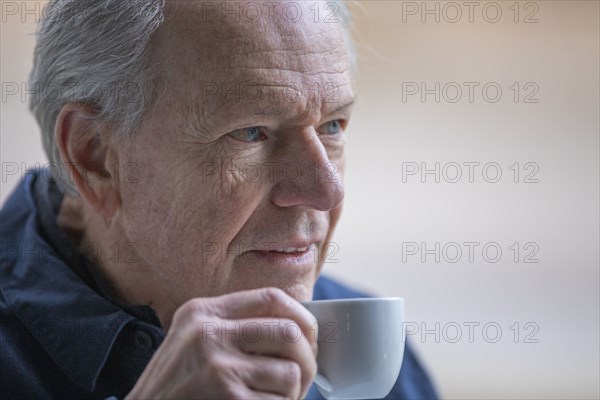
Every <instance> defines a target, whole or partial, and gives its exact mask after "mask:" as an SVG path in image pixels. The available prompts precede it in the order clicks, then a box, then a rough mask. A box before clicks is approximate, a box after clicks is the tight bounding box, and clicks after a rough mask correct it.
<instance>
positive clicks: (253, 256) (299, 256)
mask: <svg viewBox="0 0 600 400" xmlns="http://www.w3.org/2000/svg"><path fill="white" fill-rule="evenodd" d="M290 250H291V251H290ZM318 251H319V242H317V241H311V242H299V241H296V242H293V241H290V242H287V243H277V244H275V243H274V244H273V245H272V246H270V247H268V248H260V249H255V250H248V251H246V252H244V254H243V256H244V259H245V260H246V261H248V262H261V263H268V264H276V265H279V266H282V267H301V266H307V267H311V268H312V266H314V265H316V264H317V262H318V254H319V253H318Z"/></svg>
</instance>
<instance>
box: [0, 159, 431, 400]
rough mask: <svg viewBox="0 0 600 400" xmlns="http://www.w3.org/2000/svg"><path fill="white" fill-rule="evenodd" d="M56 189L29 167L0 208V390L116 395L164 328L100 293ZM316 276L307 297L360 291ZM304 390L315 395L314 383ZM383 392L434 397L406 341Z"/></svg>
mask: <svg viewBox="0 0 600 400" xmlns="http://www.w3.org/2000/svg"><path fill="white" fill-rule="evenodd" d="M62 199H63V195H62V193H61V192H60V191H59V190H58V188H57V185H56V182H55V181H54V180H53V179H51V178H50V175H49V171H48V170H38V171H30V172H28V173H27V175H26V177H25V179H24V180H23V181H22V182H21V183H20V184H19V186H18V187H17V189H16V190H15V192H14V193H13V194H12V195H11V197H10V198H9V199H8V200H7V202H6V204H5V205H4V207H3V208H2V210H0V397H2V398H60V399H68V398H78V399H84V398H95V399H104V398H108V397H111V396H114V397H117V398H123V397H125V395H126V394H127V393H128V392H129V391H130V390H131V389H132V387H133V385H134V384H135V382H136V381H137V379H138V378H139V376H140V375H141V373H142V371H143V370H144V368H145V367H146V365H147V364H148V362H149V361H150V358H151V357H152V355H153V354H154V352H155V351H156V349H157V348H158V346H159V345H160V344H161V342H162V340H163V338H164V336H165V332H164V331H163V329H162V328H161V326H160V322H159V321H158V319H157V318H156V316H155V314H154V312H153V310H152V309H151V308H150V307H147V306H138V307H125V306H123V305H122V304H119V303H118V301H115V300H114V299H111V298H110V296H107V295H106V293H107V291H106V290H103V287H102V283H101V280H99V279H97V277H95V276H94V273H93V271H94V268H90V261H89V257H84V256H83V254H81V252H80V251H79V250H78V249H77V248H76V247H75V246H74V245H73V244H72V242H71V241H70V240H69V238H68V237H67V235H66V234H65V232H63V231H62V230H61V229H60V228H59V227H58V225H57V223H56V215H57V214H58V210H59V207H60V204H61V202H62ZM365 296H366V295H365V294H363V293H359V292H356V291H354V290H351V289H349V288H347V287H345V286H343V285H341V284H340V283H337V282H335V281H334V280H332V279H330V278H326V277H321V278H319V280H318V281H317V283H316V286H315V290H314V298H315V299H331V298H349V297H365ZM307 397H308V398H310V399H322V397H321V396H320V395H319V393H318V392H317V391H316V389H315V387H314V386H313V387H312V388H311V391H310V392H309V394H308V396H307ZM387 398H389V399H425V398H427V399H431V398H436V394H435V391H434V389H433V386H432V384H431V382H430V380H429V378H428V377H427V375H426V373H425V372H424V370H423V368H422V367H421V365H420V364H419V362H418V361H417V359H416V358H415V355H414V353H413V352H412V351H411V349H410V347H408V346H407V348H406V351H405V353H404V361H403V364H402V369H401V371H400V376H399V378H398V381H397V382H396V385H395V386H394V388H393V390H392V392H391V393H390V394H389V395H388V397H387Z"/></svg>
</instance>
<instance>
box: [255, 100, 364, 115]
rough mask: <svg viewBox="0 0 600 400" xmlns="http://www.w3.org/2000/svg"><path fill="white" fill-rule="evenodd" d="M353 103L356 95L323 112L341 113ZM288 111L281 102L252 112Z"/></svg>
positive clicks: (258, 113) (271, 113) (259, 113)
mask: <svg viewBox="0 0 600 400" xmlns="http://www.w3.org/2000/svg"><path fill="white" fill-rule="evenodd" d="M329 103H334V102H333V101H331V102H329ZM355 103H356V96H352V98H351V99H350V100H348V101H345V102H344V103H342V104H340V105H338V106H336V107H335V108H334V109H333V110H330V111H327V112H326V113H324V114H327V115H331V114H338V113H341V112H343V111H345V110H347V109H349V108H351V107H353V106H354V104H355ZM323 104H328V103H326V102H324V103H323ZM288 111H289V110H288V109H287V108H286V106H285V103H283V104H277V105H273V106H267V107H260V108H257V109H256V110H254V112H253V113H252V114H253V115H274V114H275V115H277V114H285V113H287V112H288Z"/></svg>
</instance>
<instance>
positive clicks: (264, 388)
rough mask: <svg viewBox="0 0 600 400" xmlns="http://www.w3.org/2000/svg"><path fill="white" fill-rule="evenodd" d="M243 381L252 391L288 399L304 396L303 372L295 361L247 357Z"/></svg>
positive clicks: (257, 356) (256, 356)
mask: <svg viewBox="0 0 600 400" xmlns="http://www.w3.org/2000/svg"><path fill="white" fill-rule="evenodd" d="M247 357H248V358H247V365H245V366H244V369H245V372H244V373H243V374H242V380H243V381H244V383H245V384H246V385H247V386H248V387H249V388H250V389H252V390H256V391H260V392H265V393H273V394H277V395H281V396H284V397H286V398H288V399H298V398H300V395H301V394H302V383H301V378H302V372H301V370H300V366H299V365H298V364H296V363H295V362H293V361H288V360H282V359H280V358H275V357H265V356H259V355H253V356H250V355H248V356H247Z"/></svg>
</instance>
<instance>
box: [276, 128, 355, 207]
mask: <svg viewBox="0 0 600 400" xmlns="http://www.w3.org/2000/svg"><path fill="white" fill-rule="evenodd" d="M286 139H287V143H286V145H285V147H284V149H283V150H282V153H283V154H282V157H281V165H282V166H283V168H282V170H281V175H280V179H279V181H278V182H277V183H276V184H275V185H274V187H273V189H272V192H271V201H272V202H273V203H274V204H275V205H277V206H279V207H291V206H306V207H309V208H312V209H316V210H319V211H329V210H332V209H334V208H336V207H338V206H339V205H340V204H341V203H342V201H343V200H344V182H343V180H342V178H343V177H342V167H343V166H342V164H341V163H342V162H343V158H341V157H340V159H339V160H336V161H333V160H330V159H329V156H328V154H327V150H326V149H325V146H324V145H323V142H322V141H321V140H320V139H319V135H318V134H317V132H316V131H315V130H314V129H312V128H309V129H304V130H302V131H299V132H295V133H294V134H292V135H290V136H289V137H288V138H286Z"/></svg>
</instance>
